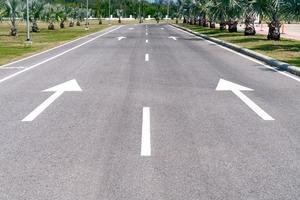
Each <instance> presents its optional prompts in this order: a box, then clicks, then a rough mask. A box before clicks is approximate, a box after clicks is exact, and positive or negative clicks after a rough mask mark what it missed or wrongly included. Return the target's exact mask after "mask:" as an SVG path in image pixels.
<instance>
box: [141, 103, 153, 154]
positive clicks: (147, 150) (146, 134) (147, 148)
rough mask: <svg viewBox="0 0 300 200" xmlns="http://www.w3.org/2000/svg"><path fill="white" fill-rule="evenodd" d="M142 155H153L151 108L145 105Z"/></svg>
mask: <svg viewBox="0 0 300 200" xmlns="http://www.w3.org/2000/svg"><path fill="white" fill-rule="evenodd" d="M141 156H151V136H150V108H149V107H143V123H142V144H141Z"/></svg>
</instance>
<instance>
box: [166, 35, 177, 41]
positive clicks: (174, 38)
mask: <svg viewBox="0 0 300 200" xmlns="http://www.w3.org/2000/svg"><path fill="white" fill-rule="evenodd" d="M168 38H170V39H173V40H177V38H176V37H174V36H170V37H168Z"/></svg>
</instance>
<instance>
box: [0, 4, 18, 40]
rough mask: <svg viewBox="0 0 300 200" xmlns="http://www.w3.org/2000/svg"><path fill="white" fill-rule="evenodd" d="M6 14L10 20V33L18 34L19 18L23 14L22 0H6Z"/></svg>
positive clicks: (12, 34)
mask: <svg viewBox="0 0 300 200" xmlns="http://www.w3.org/2000/svg"><path fill="white" fill-rule="evenodd" d="M4 9H5V15H4V16H6V17H8V18H9V20H10V26H11V28H10V35H11V36H17V25H16V22H17V18H18V17H21V16H22V2H21V0H5V1H4Z"/></svg>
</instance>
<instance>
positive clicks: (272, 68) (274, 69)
mask: <svg viewBox="0 0 300 200" xmlns="http://www.w3.org/2000/svg"><path fill="white" fill-rule="evenodd" d="M169 26H171V25H169ZM171 27H172V28H173V29H175V30H178V31H181V32H183V33H186V34H188V35H191V36H193V37H196V38H199V37H200V36H196V35H194V34H192V33H189V32H187V31H184V30H182V29H179V28H175V27H173V26H171ZM201 38H202V37H201ZM202 39H204V40H205V41H206V42H208V43H210V44H214V45H216V46H218V47H221V48H223V49H225V50H227V51H230V52H232V53H234V54H237V55H239V56H242V57H244V58H246V59H248V60H251V61H252V62H255V63H257V64H260V65H262V66H264V67H266V68H268V69H271V70H273V71H275V72H278V73H279V74H282V75H284V76H286V77H289V78H291V79H293V80H295V81H298V82H300V78H298V77H296V76H294V75H292V74H289V73H287V72H283V71H279V70H278V69H276V68H274V67H272V66H269V65H267V64H265V63H263V62H262V61H259V60H256V59H254V58H251V57H249V56H247V55H244V54H241V53H239V52H236V51H234V50H232V49H229V48H227V47H224V46H222V45H219V44H217V43H215V42H212V41H210V40H207V39H205V38H202Z"/></svg>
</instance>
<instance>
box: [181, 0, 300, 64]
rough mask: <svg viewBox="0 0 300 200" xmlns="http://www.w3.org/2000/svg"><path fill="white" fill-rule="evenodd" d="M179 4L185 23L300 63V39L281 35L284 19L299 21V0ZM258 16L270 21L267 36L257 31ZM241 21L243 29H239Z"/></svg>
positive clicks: (201, 0) (189, 1)
mask: <svg viewBox="0 0 300 200" xmlns="http://www.w3.org/2000/svg"><path fill="white" fill-rule="evenodd" d="M177 4H178V17H182V18H183V23H180V25H181V26H183V27H186V28H189V29H191V30H193V31H196V32H199V33H202V34H205V35H207V36H211V37H214V38H217V39H221V40H223V41H226V42H230V43H233V44H236V45H239V46H241V47H244V48H248V49H251V50H254V51H257V52H259V53H262V54H264V55H267V56H270V57H273V58H275V59H278V60H280V61H283V62H287V63H289V64H291V65H295V66H298V67H300V41H295V40H287V39H282V38H281V37H280V36H281V35H280V28H281V26H282V24H283V22H285V23H290V22H293V21H297V22H299V20H300V1H299V0H280V1H279V0H195V1H192V0H178V1H177ZM257 19H259V23H263V22H266V23H267V24H268V27H269V32H268V35H267V36H265V35H260V34H256V33H257V31H256V30H255V23H254V22H255V20H257ZM241 23H242V24H244V27H245V28H244V31H243V32H239V31H238V24H241ZM216 24H218V26H216Z"/></svg>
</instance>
